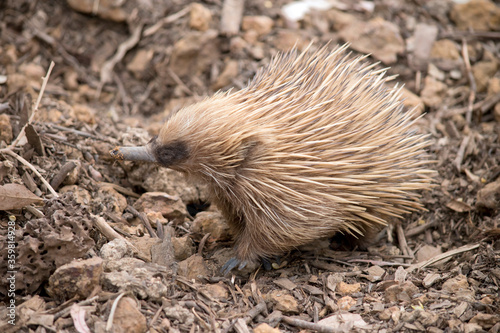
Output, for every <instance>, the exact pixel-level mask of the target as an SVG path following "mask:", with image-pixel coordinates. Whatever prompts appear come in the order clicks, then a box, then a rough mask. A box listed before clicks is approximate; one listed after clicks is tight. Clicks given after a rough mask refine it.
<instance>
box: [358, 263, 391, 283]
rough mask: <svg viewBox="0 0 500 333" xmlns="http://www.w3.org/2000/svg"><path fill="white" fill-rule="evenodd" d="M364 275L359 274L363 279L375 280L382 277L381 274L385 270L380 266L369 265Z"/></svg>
mask: <svg viewBox="0 0 500 333" xmlns="http://www.w3.org/2000/svg"><path fill="white" fill-rule="evenodd" d="M365 273H366V275H361V276H362V277H364V278H365V279H367V280H369V281H370V282H377V281H380V280H381V279H382V276H383V275H384V274H385V270H384V269H383V268H382V267H380V266H377V265H375V266H371V267H369V268H367V269H366V270H365Z"/></svg>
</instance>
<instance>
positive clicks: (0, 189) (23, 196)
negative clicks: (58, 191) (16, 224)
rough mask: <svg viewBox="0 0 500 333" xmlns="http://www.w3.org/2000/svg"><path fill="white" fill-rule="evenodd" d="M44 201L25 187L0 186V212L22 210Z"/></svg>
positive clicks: (13, 185) (14, 185) (15, 185)
mask: <svg viewBox="0 0 500 333" xmlns="http://www.w3.org/2000/svg"><path fill="white" fill-rule="evenodd" d="M42 201H43V199H42V198H39V197H37V196H36V195H34V194H33V193H32V192H31V191H30V190H28V189H27V188H26V187H25V186H24V185H19V184H5V185H3V186H0V210H10V209H21V208H23V207H25V206H27V205H30V204H32V203H35V202H42Z"/></svg>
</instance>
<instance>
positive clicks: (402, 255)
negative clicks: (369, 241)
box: [0, 0, 500, 333]
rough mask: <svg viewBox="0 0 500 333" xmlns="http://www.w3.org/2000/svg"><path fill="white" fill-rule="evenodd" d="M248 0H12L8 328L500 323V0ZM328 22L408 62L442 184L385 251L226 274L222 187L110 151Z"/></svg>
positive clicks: (2, 121)
mask: <svg viewBox="0 0 500 333" xmlns="http://www.w3.org/2000/svg"><path fill="white" fill-rule="evenodd" d="M243 2H244V1H242V0H241V1H238V0H232V1H229V0H224V1H223V0H206V1H202V2H191V1H182V0H173V1H161V0H146V1H145V0H124V1H107V0H106V1H105V0H101V1H91V0H87V1H74V0H67V1H63V0H56V1H32V0H17V1H14V0H6V1H2V2H0V254H1V255H2V260H1V261H0V278H1V283H0V331H1V332H18V331H19V332H105V331H112V332H205V331H214V332H230V331H236V332H249V331H255V332H299V331H300V332H315V331H318V332H341V331H342V332H347V331H366V332H372V331H373V332H374V331H376V332H416V331H422V332H424V331H425V332H433V333H438V332H500V242H499V239H500V226H499V223H500V209H499V208H500V204H499V202H500V177H499V176H500V71H499V69H500V58H499V54H500V43H499V40H500V32H499V31H500V5H498V4H495V3H494V2H491V1H488V0H472V1H470V2H464V1H455V2H454V1H447V0H414V1H402V0H401V1H399V0H375V1H348V0H340V1H329V2H328V1H316V2H315V3H316V5H318V6H319V4H322V5H323V6H322V7H321V8H319V7H317V8H307V4H310V3H312V2H308V1H295V2H291V1H288V0H279V1H269V0H256V1H246V2H245V3H244V4H243ZM238 8H241V10H239V9H238ZM311 41H314V42H315V43H314V44H313V48H317V47H319V46H322V45H325V44H327V43H328V42H330V43H331V47H332V48H333V47H334V46H335V45H337V44H343V43H345V42H349V43H350V50H352V52H353V54H367V53H370V54H371V56H370V57H369V60H370V61H373V62H379V64H378V65H377V66H378V68H385V67H390V69H389V70H388V74H389V75H397V77H395V78H394V79H393V80H392V81H391V84H396V83H398V84H404V85H405V88H404V91H403V95H404V98H405V102H404V103H405V105H406V106H407V107H416V108H417V110H418V112H420V113H422V114H423V113H425V114H424V115H423V117H422V118H421V119H419V120H418V122H417V124H418V126H419V129H420V131H421V132H424V133H428V134H429V137H430V140H431V142H432V144H431V146H430V148H429V153H430V155H431V156H432V158H433V159H435V160H436V163H435V164H434V165H433V166H432V168H435V169H436V170H437V171H438V176H437V177H436V181H435V183H436V186H435V187H434V188H433V189H432V190H431V191H428V192H426V193H422V202H423V203H424V205H425V208H426V211H424V212H418V213H414V214H412V215H406V216H405V218H404V220H403V221H402V223H400V224H396V225H394V226H391V227H390V228H387V230H386V231H385V232H384V233H383V234H382V235H381V237H380V239H379V240H378V241H377V242H375V243H374V244H373V245H372V246H370V247H368V249H366V250H361V249H358V248H346V247H345V246H344V245H343V244H337V243H336V242H335V241H333V242H332V243H331V244H330V242H329V241H328V240H325V241H319V242H317V243H316V244H314V245H312V246H305V247H303V248H300V249H298V250H296V251H293V252H291V253H289V254H287V255H285V256H284V257H283V258H282V261H281V262H280V263H274V266H273V269H272V270H269V271H266V270H264V269H263V268H262V267H249V268H247V269H245V270H243V271H235V272H233V273H232V274H230V275H228V276H223V275H222V274H221V273H220V268H221V266H222V265H223V264H224V262H226V260H228V259H229V258H230V257H231V237H230V235H229V234H228V229H227V227H226V225H225V223H224V220H223V218H222V217H221V215H220V213H219V212H218V210H217V208H216V207H214V205H210V201H209V198H208V195H207V193H206V192H207V191H206V189H205V187H204V185H203V184H190V183H187V182H186V181H185V180H184V178H183V177H182V176H181V175H180V174H178V173H176V172H174V171H171V170H167V169H160V168H158V167H157V166H154V165H146V164H143V163H133V162H117V161H114V160H113V159H112V158H111V157H110V155H109V151H110V150H111V149H112V148H113V147H115V146H116V145H123V146H130V145H139V144H145V143H146V142H148V140H149V139H150V138H151V137H152V136H154V135H156V134H157V133H158V131H159V129H160V127H161V124H162V123H163V122H164V121H165V119H166V118H167V117H168V115H169V114H170V113H171V112H173V111H176V110H178V109H179V108H181V107H183V106H185V105H189V104H191V103H193V102H195V101H199V100H201V99H203V98H204V97H205V96H210V95H212V94H214V93H215V92H216V91H218V90H228V89H233V90H238V89H241V88H242V87H244V86H245V84H246V82H248V80H249V79H251V78H252V77H253V75H254V74H255V72H256V71H257V70H258V68H260V67H261V66H263V65H265V64H267V63H269V61H270V59H271V57H272V56H273V55H275V54H277V53H278V52H279V51H286V50H289V49H290V48H292V47H293V46H294V45H296V46H297V48H298V49H303V48H305V47H306V46H307V45H308V44H309V43H310V42H311ZM51 62H54V66H53V68H51ZM49 68H51V69H50V75H48V74H47V73H48V71H49ZM44 78H45V80H44ZM39 98H40V99H39Z"/></svg>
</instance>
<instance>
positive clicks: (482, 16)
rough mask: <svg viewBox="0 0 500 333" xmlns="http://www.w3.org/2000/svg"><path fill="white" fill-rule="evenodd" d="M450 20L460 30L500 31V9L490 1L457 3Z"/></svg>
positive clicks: (474, 0)
mask: <svg viewBox="0 0 500 333" xmlns="http://www.w3.org/2000/svg"><path fill="white" fill-rule="evenodd" d="M450 18H451V19H452V20H453V22H455V24H456V25H457V27H458V28H459V29H460V30H470V29H472V30H477V31H498V30H500V8H499V7H497V6H496V5H495V3H494V2H492V1H490V0H471V1H467V2H465V3H456V2H455V5H454V6H453V8H452V9H451V12H450Z"/></svg>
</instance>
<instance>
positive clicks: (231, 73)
mask: <svg viewBox="0 0 500 333" xmlns="http://www.w3.org/2000/svg"><path fill="white" fill-rule="evenodd" d="M237 75H238V62H237V61H236V60H229V61H228V62H227V63H226V66H225V67H224V70H223V71H222V73H220V75H219V76H218V77H217V79H216V80H215V82H214V83H213V84H212V90H214V91H217V90H219V89H221V88H224V87H225V86H228V85H230V84H232V80H233V79H234V78H235V77H236V76H237Z"/></svg>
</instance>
